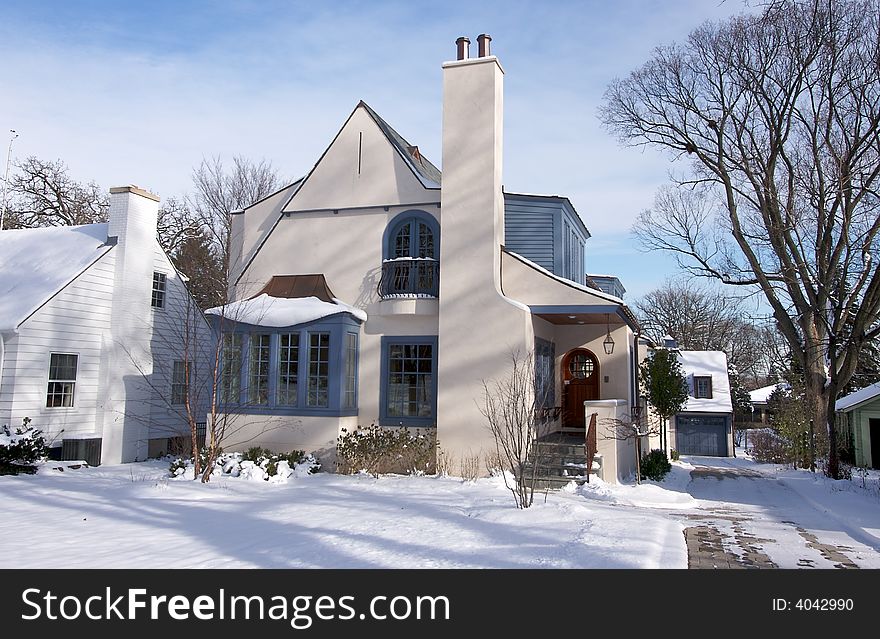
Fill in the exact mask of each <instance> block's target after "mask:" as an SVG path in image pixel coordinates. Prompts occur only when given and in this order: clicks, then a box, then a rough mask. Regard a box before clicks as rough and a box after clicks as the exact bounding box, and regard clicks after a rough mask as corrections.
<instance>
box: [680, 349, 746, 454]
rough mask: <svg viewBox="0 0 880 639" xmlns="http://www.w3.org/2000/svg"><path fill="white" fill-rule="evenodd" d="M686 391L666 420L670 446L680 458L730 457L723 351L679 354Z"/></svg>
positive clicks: (730, 424) (730, 407)
mask: <svg viewBox="0 0 880 639" xmlns="http://www.w3.org/2000/svg"><path fill="white" fill-rule="evenodd" d="M678 359H679V362H680V363H681V370H682V373H684V375H685V380H686V382H687V387H688V399H687V403H686V404H685V407H684V409H683V410H682V411H681V412H679V413H678V414H677V415H674V416H673V417H672V418H670V420H669V442H670V446H671V447H672V448H674V449H675V450H677V451H678V452H679V453H680V454H682V455H708V456H714V457H732V456H733V452H734V451H733V402H732V400H731V396H730V378H729V377H728V370H727V355H726V354H725V353H724V351H678Z"/></svg>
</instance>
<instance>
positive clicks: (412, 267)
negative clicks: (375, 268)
mask: <svg viewBox="0 0 880 639" xmlns="http://www.w3.org/2000/svg"><path fill="white" fill-rule="evenodd" d="M439 293H440V262H438V261H437V260H433V259H430V258H427V257H422V258H411V257H403V258H397V259H394V260H385V261H384V262H382V279H380V280H379V296H380V297H382V298H383V299H384V298H388V297H437V296H438V295H439Z"/></svg>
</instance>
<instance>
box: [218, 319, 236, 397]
mask: <svg viewBox="0 0 880 639" xmlns="http://www.w3.org/2000/svg"><path fill="white" fill-rule="evenodd" d="M240 394H241V333H227V334H226V335H224V336H223V353H222V359H221V370H220V397H222V398H223V401H224V402H225V403H238V402H239V401H240Z"/></svg>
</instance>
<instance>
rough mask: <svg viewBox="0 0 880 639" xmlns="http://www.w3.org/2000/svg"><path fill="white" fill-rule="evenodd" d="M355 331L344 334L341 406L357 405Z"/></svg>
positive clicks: (356, 348)
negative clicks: (343, 376)
mask: <svg viewBox="0 0 880 639" xmlns="http://www.w3.org/2000/svg"><path fill="white" fill-rule="evenodd" d="M357 352H358V336H357V333H346V334H345V397H344V398H343V401H342V407H343V408H355V407H356V406H357Z"/></svg>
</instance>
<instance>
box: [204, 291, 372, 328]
mask: <svg viewBox="0 0 880 639" xmlns="http://www.w3.org/2000/svg"><path fill="white" fill-rule="evenodd" d="M205 313H207V314H209V315H217V316H222V317H224V318H226V319H228V320H232V321H235V322H241V323H243V324H253V325H254V326H272V327H280V326H295V325H297V324H305V323H306V322H313V321H315V320H318V319H321V318H322V317H329V316H330V315H336V314H338V313H350V314H351V315H353V316H354V317H355V318H357V319H359V320H360V321H362V322H365V321H367V314H366V313H365V312H364V311H362V310H361V309H359V308H355V307H354V306H349V305H348V304H346V303H344V302H341V301H339V300H338V299H336V298H333V303H330V302H324V301H321V300H319V299H318V298H317V297H270V296H269V295H266V294H265V293H263V294H262V295H257V296H256V297H253V298H251V299H247V300H239V301H238V302H231V303H230V304H227V305H226V306H216V307H214V308H209V309H208V310H207V311H205Z"/></svg>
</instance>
